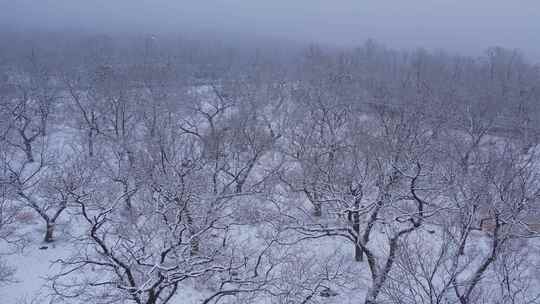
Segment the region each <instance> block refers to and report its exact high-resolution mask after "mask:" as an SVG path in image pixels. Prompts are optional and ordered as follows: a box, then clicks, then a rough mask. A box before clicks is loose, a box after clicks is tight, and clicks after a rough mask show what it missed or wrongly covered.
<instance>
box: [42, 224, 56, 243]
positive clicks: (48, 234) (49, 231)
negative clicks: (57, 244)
mask: <svg viewBox="0 0 540 304" xmlns="http://www.w3.org/2000/svg"><path fill="white" fill-rule="evenodd" d="M46 227H47V228H46V230H45V239H44V241H45V243H52V242H54V237H53V233H54V223H52V222H48V223H47V226H46Z"/></svg>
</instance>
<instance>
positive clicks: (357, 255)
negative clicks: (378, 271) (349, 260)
mask: <svg viewBox="0 0 540 304" xmlns="http://www.w3.org/2000/svg"><path fill="white" fill-rule="evenodd" d="M354 260H355V261H357V262H363V261H364V250H362V247H360V245H358V244H356V245H355V246H354Z"/></svg>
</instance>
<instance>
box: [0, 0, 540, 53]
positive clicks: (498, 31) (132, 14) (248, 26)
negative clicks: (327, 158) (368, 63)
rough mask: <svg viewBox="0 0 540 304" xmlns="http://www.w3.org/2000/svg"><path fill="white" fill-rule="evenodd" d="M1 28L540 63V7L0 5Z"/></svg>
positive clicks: (166, 1)
mask: <svg viewBox="0 0 540 304" xmlns="http://www.w3.org/2000/svg"><path fill="white" fill-rule="evenodd" d="M0 20H2V21H0V23H10V24H12V25H13V26H15V27H21V26H39V27H41V28H44V27H45V28H58V27H76V28H77V27H83V28H96V29H99V30H107V29H113V30H115V29H118V30H126V29H134V30H137V31H154V30H171V31H179V32H181V31H183V30H185V29H189V30H202V31H218V32H219V31H227V32H239V33H244V34H256V35H261V36H264V35H272V36H274V37H282V38H290V39H295V40H299V41H309V42H311V41H319V42H326V43H335V44H342V45H353V44H357V43H360V42H363V41H364V40H365V39H367V38H374V39H375V40H377V41H380V42H382V43H384V44H387V45H389V46H391V47H396V48H414V47H418V46H422V47H426V48H444V49H446V50H449V51H458V52H461V53H465V54H479V53H480V52H481V51H482V50H483V49H485V48H486V47H488V46H492V45H500V46H505V47H512V48H520V49H522V50H523V51H524V53H525V54H526V55H527V56H528V57H529V58H531V59H533V60H535V61H540V0H265V1H263V0H198V1H195V0H176V1H174V0H0Z"/></svg>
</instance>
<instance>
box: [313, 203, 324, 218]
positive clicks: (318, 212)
mask: <svg viewBox="0 0 540 304" xmlns="http://www.w3.org/2000/svg"><path fill="white" fill-rule="evenodd" d="M313 216H316V217H321V216H322V206H321V203H320V202H313Z"/></svg>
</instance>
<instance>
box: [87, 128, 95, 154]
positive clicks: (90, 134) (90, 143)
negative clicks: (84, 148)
mask: <svg viewBox="0 0 540 304" xmlns="http://www.w3.org/2000/svg"><path fill="white" fill-rule="evenodd" d="M88 156H90V157H93V156H94V132H92V130H90V131H88Z"/></svg>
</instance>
